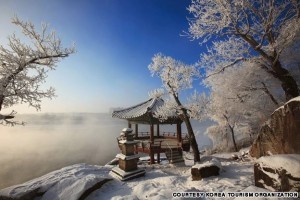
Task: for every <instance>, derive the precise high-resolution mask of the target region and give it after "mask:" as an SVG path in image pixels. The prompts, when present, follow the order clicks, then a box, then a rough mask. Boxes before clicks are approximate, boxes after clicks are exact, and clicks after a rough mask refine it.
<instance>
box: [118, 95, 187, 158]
mask: <svg viewBox="0 0 300 200" xmlns="http://www.w3.org/2000/svg"><path fill="white" fill-rule="evenodd" d="M161 106H164V100H163V99H162V98H159V97H156V98H151V99H149V100H147V101H145V102H143V103H140V104H137V105H135V106H131V107H128V108H125V109H122V110H116V111H113V113H112V117H114V118H119V119H125V120H127V121H128V128H133V127H132V126H133V125H134V133H135V140H139V141H140V143H139V144H138V145H137V147H136V151H138V152H143V153H148V154H149V155H150V163H151V164H153V163H154V162H155V160H154V154H155V153H157V161H158V162H159V161H160V153H162V152H165V153H166V156H167V158H168V159H169V160H170V161H171V162H173V163H174V162H176V161H178V162H179V161H183V159H182V151H188V150H189V148H190V144H189V139H188V137H187V135H186V134H185V135H184V137H183V134H182V131H181V124H182V122H183V121H182V120H181V119H180V118H179V117H178V116H176V115H173V116H169V117H168V118H167V119H166V120H164V121H160V120H159V119H158V118H156V117H155V116H154V113H155V112H156V111H157V109H158V108H159V107H161ZM139 124H146V125H149V126H150V127H149V132H139ZM164 124H172V125H176V132H175V133H171V132H163V133H161V132H160V125H164ZM155 126H156V135H154V127H155Z"/></svg>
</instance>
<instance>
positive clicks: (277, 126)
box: [250, 96, 300, 158]
mask: <svg viewBox="0 0 300 200" xmlns="http://www.w3.org/2000/svg"><path fill="white" fill-rule="evenodd" d="M299 144H300V96H299V97H296V98H293V99H291V100H290V101H288V102H287V103H285V104H284V105H283V106H281V107H279V108H278V109H276V110H275V111H274V112H273V114H272V115H271V118H270V120H269V121H268V123H266V124H265V125H264V126H263V127H262V128H261V130H260V133H259V135H258V137H257V139H256V141H255V142H254V143H253V145H252V148H251V150H250V154H251V156H252V157H256V158H259V157H261V156H266V155H268V154H295V153H296V154H300V145H299Z"/></svg>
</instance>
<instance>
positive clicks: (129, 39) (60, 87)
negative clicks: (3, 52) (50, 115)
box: [0, 0, 204, 113]
mask: <svg viewBox="0 0 300 200" xmlns="http://www.w3.org/2000/svg"><path fill="white" fill-rule="evenodd" d="M189 4H190V1H188V0H88V1H87V0H51V1H49V0H9V1H7V0H0V27H1V31H0V43H1V44H6V43H7V40H6V38H7V36H8V35H10V34H11V33H13V32H14V31H16V30H17V29H16V27H15V26H14V25H13V24H11V23H10V22H11V18H12V17H13V16H14V15H17V16H18V17H19V18H21V19H23V20H30V21H32V22H33V23H34V24H35V25H36V26H37V27H40V24H41V22H46V23H48V24H49V25H50V27H51V28H52V29H55V30H56V32H57V34H58V35H59V36H60V38H61V39H62V41H63V43H64V46H71V44H72V42H75V43H76V49H77V53H75V54H73V55H71V56H70V57H68V58H66V59H65V60H63V61H62V62H60V63H59V64H58V67H57V70H55V71H52V72H50V73H49V77H48V79H47V83H46V84H45V85H46V86H53V87H54V88H55V89H56V94H57V97H56V98H55V99H53V100H51V101H49V100H43V103H42V111H41V112H108V110H109V109H110V108H111V107H126V106H130V105H133V104H136V103H139V102H141V101H144V100H147V98H148V92H149V91H152V90H153V89H155V88H158V87H160V86H161V85H162V84H161V81H160V80H159V79H158V78H156V77H155V78H153V77H151V75H150V72H149V70H148V65H149V64H150V62H151V58H152V57H153V55H154V54H156V53H159V52H161V53H163V54H165V55H169V56H172V57H173V58H175V59H179V60H181V61H183V62H185V63H188V64H192V63H195V62H197V60H198V59H199V55H200V53H201V52H202V51H203V50H204V49H203V48H202V47H201V46H199V44H198V42H197V41H190V39H189V38H188V37H183V36H180V35H182V34H183V31H187V30H188V22H187V17H190V16H189V13H188V11H187V10H186V8H187V7H188V5H189ZM11 109H15V110H17V111H18V112H19V113H32V112H35V110H34V109H32V108H28V106H27V105H22V106H16V107H14V108H10V110H11Z"/></svg>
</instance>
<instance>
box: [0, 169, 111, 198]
mask: <svg viewBox="0 0 300 200" xmlns="http://www.w3.org/2000/svg"><path fill="white" fill-rule="evenodd" d="M109 170H110V168H108V167H101V166H94V165H87V164H76V165H72V166H68V167H65V168H62V169H60V170H56V171H53V172H51V173H48V174H46V175H44V176H42V177H39V178H36V179H33V180H31V181H28V182H26V183H23V184H20V185H15V186H12V187H8V188H5V189H2V190H0V199H4V200H5V199H10V200H14V199H18V200H21V199H22V200H27V199H28V200H32V199H35V198H36V197H40V199H41V200H73V199H74V200H77V199H84V198H85V197H87V196H88V195H89V194H90V193H92V192H93V191H94V190H96V189H99V188H100V187H101V186H102V185H103V184H104V183H106V182H107V181H109V180H111V178H110V177H109V176H108V171H109Z"/></svg>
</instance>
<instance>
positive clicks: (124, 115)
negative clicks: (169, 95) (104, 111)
mask: <svg viewBox="0 0 300 200" xmlns="http://www.w3.org/2000/svg"><path fill="white" fill-rule="evenodd" d="M163 105H164V100H163V99H162V98H159V97H156V98H151V99H149V100H147V101H145V102H143V103H140V104H137V105H135V106H131V107H128V108H125V109H121V110H115V111H113V113H112V117H115V118H120V119H127V120H130V119H136V118H143V117H144V118H149V117H150V116H149V115H148V114H153V113H155V112H156V111H157V109H158V108H159V107H161V106H163ZM152 117H153V118H155V117H154V116H151V118H152ZM176 118H177V117H176V115H175V114H174V115H173V116H170V119H173V120H174V119H176Z"/></svg>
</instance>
